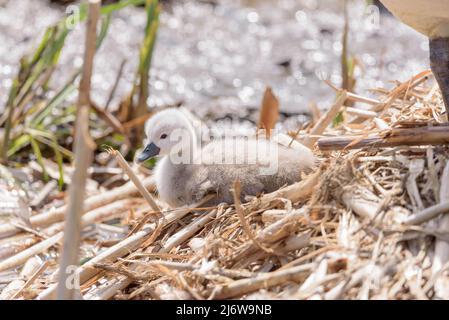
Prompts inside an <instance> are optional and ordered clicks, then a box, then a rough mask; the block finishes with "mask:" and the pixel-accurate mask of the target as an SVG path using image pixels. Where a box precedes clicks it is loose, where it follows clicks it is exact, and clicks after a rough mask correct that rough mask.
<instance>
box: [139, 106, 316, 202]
mask: <svg viewBox="0 0 449 320" xmlns="http://www.w3.org/2000/svg"><path fill="white" fill-rule="evenodd" d="M145 128H146V134H147V141H146V142H147V146H149V145H152V149H153V150H156V151H155V152H153V154H151V155H149V156H154V153H157V154H158V155H161V156H163V158H162V159H161V160H159V161H158V163H157V165H156V169H155V178H156V187H157V190H158V192H159V197H160V198H161V200H163V201H164V202H166V203H167V204H169V205H170V206H172V207H178V206H182V205H187V204H191V203H194V202H197V201H199V200H201V198H203V197H204V196H205V195H206V194H211V193H212V194H214V195H215V197H214V199H212V200H211V201H209V202H208V203H207V205H214V204H218V203H221V202H227V203H232V202H233V197H232V193H231V191H230V189H231V188H232V187H233V184H234V181H235V180H239V181H240V182H241V187H242V192H241V198H242V200H244V197H245V196H247V195H253V196H254V195H258V194H261V193H267V192H272V191H274V190H277V189H278V188H280V187H282V186H284V185H288V184H292V183H294V182H296V181H299V180H300V179H301V172H308V171H310V170H312V168H313V166H314V165H315V163H316V159H315V157H314V155H313V153H312V152H311V151H310V150H309V149H308V148H306V147H304V146H303V145H301V144H299V143H297V144H295V145H296V147H295V149H293V148H288V147H285V146H283V145H281V144H282V143H284V144H285V136H284V137H282V138H284V139H282V138H281V139H280V140H284V141H280V143H281V144H279V143H277V142H275V141H272V140H273V139H272V140H265V139H261V138H259V139H256V137H234V138H229V137H226V138H227V139H216V140H213V141H211V142H209V143H207V144H206V145H205V146H204V147H201V146H200V139H198V137H197V134H198V132H196V130H195V128H194V127H193V126H192V122H191V121H190V120H189V119H188V118H187V117H186V116H185V114H183V113H182V112H180V111H179V110H177V109H167V110H164V111H161V112H159V113H158V114H156V115H155V116H153V117H152V118H151V119H150V120H148V122H147V124H146V126H145ZM179 132H181V134H179ZM172 136H177V137H178V138H181V139H182V141H183V143H181V144H180V140H179V139H170V138H171V137H172ZM174 140H176V141H174ZM180 146H181V148H180ZM180 150H181V151H180ZM149 156H147V157H149ZM181 158H183V159H184V160H187V161H184V163H179V162H182V161H179V160H180V159H181ZM267 161H268V162H267ZM186 162H188V163H186Z"/></svg>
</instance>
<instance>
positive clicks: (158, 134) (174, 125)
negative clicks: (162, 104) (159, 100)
mask: <svg viewBox="0 0 449 320" xmlns="http://www.w3.org/2000/svg"><path fill="white" fill-rule="evenodd" d="M145 133H146V136H147V137H146V143H145V148H144V150H143V151H142V152H141V153H140V154H139V156H138V157H137V161H138V162H142V161H145V160H148V159H150V158H153V157H156V156H159V155H160V156H164V155H167V154H170V151H171V150H172V149H173V148H174V147H175V146H177V145H179V143H180V142H182V143H183V144H185V143H189V144H192V143H193V144H194V143H195V131H194V129H193V127H192V125H191V123H190V122H189V120H188V119H187V118H186V117H185V116H184V114H183V113H182V112H181V111H179V110H177V109H166V110H163V111H161V112H158V113H157V114H155V115H154V116H153V117H151V118H150V119H149V120H148V121H147V122H146V124H145Z"/></svg>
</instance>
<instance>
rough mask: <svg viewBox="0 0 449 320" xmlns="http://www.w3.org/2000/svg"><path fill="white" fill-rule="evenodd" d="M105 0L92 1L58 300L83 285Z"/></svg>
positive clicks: (74, 293)
mask: <svg viewBox="0 0 449 320" xmlns="http://www.w3.org/2000/svg"><path fill="white" fill-rule="evenodd" d="M100 7H101V0H89V9H88V10H89V13H88V20H87V29H86V40H85V51H84V66H83V73H82V77H81V82H80V86H79V96H78V109H77V115H76V132H75V172H74V173H73V179H72V184H71V185H70V190H69V205H68V210H67V215H66V224H65V227H64V241H63V248H62V254H61V258H60V267H59V270H60V272H59V280H58V281H59V283H58V289H57V296H56V297H57V299H59V300H73V299H75V295H76V293H77V290H79V288H76V286H74V285H73V286H69V285H68V283H67V280H68V278H69V276H70V272H71V271H70V269H71V268H72V267H73V266H78V265H79V260H78V259H79V258H78V256H79V248H80V243H81V215H82V212H83V206H84V196H85V185H86V179H87V169H88V168H89V166H90V164H91V161H92V157H93V150H94V149H95V142H93V140H92V139H91V137H90V135H89V109H90V86H91V77H92V68H93V60H94V56H95V51H96V42H97V22H98V18H99V16H100Z"/></svg>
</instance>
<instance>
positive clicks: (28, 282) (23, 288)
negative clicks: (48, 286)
mask: <svg viewBox="0 0 449 320" xmlns="http://www.w3.org/2000/svg"><path fill="white" fill-rule="evenodd" d="M49 265H50V262H49V261H48V260H47V261H45V262H44V263H43V264H42V265H41V266H40V267H39V269H37V271H36V272H35V273H34V274H33V275H31V277H30V278H29V279H28V280H27V281H26V282H25V283H24V284H23V286H22V287H20V289H19V290H17V292H16V293H14V294H13V295H12V297H11V298H10V300H14V299H15V298H17V297H19V296H20V295H21V294H22V292H23V290H25V289H26V288H28V287H29V286H30V285H32V284H33V282H34V281H35V280H36V279H37V278H38V277H39V276H40V275H41V274H42V273H43V272H44V271H45V270H46V269H47V267H48V266H49Z"/></svg>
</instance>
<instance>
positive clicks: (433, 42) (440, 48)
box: [429, 38, 449, 120]
mask: <svg viewBox="0 0 449 320" xmlns="http://www.w3.org/2000/svg"><path fill="white" fill-rule="evenodd" d="M429 49H430V50H429V51H430V67H431V68H432V72H433V74H434V75H435V78H436V79H437V82H438V85H439V86H440V89H441V93H442V95H443V101H444V105H445V106H446V115H447V117H448V120H449V38H436V39H430V40H429Z"/></svg>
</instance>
